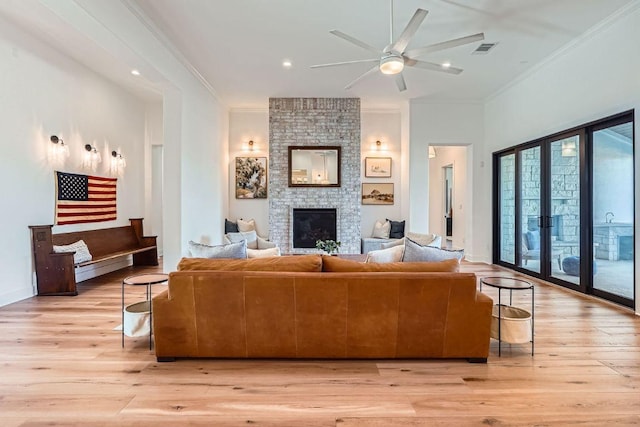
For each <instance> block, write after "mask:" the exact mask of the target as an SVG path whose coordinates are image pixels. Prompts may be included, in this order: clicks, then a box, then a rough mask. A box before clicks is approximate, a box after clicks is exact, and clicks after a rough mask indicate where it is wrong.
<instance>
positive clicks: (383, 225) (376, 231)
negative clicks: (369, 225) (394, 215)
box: [371, 221, 391, 239]
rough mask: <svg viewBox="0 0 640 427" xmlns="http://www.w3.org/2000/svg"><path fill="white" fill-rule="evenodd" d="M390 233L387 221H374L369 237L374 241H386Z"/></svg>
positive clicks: (389, 224) (389, 225)
mask: <svg viewBox="0 0 640 427" xmlns="http://www.w3.org/2000/svg"><path fill="white" fill-rule="evenodd" d="M390 231H391V223H390V222H389V221H376V223H375V225H374V226H373V233H372V234H371V237H373V238H376V239H388V238H389V232H390Z"/></svg>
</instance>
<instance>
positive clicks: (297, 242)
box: [292, 208, 338, 249]
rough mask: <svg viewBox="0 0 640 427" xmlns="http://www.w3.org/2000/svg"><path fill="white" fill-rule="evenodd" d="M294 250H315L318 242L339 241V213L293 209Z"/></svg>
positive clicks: (323, 209)
mask: <svg viewBox="0 0 640 427" xmlns="http://www.w3.org/2000/svg"><path fill="white" fill-rule="evenodd" d="M292 230H293V239H292V240H293V242H292V243H293V245H292V246H293V248H294V249H306V248H315V247H316V240H338V236H337V212H336V209H330V208H304V209H296V208H294V209H293V215H292Z"/></svg>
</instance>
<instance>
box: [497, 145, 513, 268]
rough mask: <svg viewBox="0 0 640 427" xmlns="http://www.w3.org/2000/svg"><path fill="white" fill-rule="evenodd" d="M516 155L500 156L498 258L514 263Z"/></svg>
mask: <svg viewBox="0 0 640 427" xmlns="http://www.w3.org/2000/svg"><path fill="white" fill-rule="evenodd" d="M515 172H516V156H515V154H509V155H506V156H503V157H501V158H500V193H499V194H500V260H501V261H505V262H508V263H511V264H515V260H516V254H515V234H516V222H515V221H516V192H515V187H516V185H515Z"/></svg>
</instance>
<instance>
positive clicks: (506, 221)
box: [500, 141, 580, 262]
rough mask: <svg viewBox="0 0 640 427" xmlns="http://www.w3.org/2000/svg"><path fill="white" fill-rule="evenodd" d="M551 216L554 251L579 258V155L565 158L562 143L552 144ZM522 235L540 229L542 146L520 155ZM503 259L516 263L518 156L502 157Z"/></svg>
mask: <svg viewBox="0 0 640 427" xmlns="http://www.w3.org/2000/svg"><path fill="white" fill-rule="evenodd" d="M550 147H551V216H552V217H553V218H554V221H556V222H557V225H556V228H554V233H553V235H552V240H553V243H552V245H553V248H554V250H560V249H561V250H562V251H563V255H564V256H569V255H579V254H580V248H579V241H580V174H579V157H578V153H575V154H574V155H570V156H563V155H562V141H555V142H553V143H552V144H551V145H550ZM521 155H522V157H521V164H520V169H521V174H520V181H521V190H520V200H521V215H522V232H523V233H525V232H527V231H529V229H532V230H536V229H538V226H537V223H538V220H537V218H538V217H539V216H540V215H541V206H540V203H541V202H540V197H541V192H540V191H541V189H540V178H541V177H540V163H541V160H540V147H535V148H532V149H528V150H524V151H522V152H521ZM500 166H501V190H502V193H501V203H502V206H501V211H502V215H501V236H500V237H501V259H502V260H504V261H509V262H515V246H514V242H518V241H519V240H518V239H514V236H515V194H516V189H515V157H514V156H513V155H510V156H504V157H502V158H501V164H500Z"/></svg>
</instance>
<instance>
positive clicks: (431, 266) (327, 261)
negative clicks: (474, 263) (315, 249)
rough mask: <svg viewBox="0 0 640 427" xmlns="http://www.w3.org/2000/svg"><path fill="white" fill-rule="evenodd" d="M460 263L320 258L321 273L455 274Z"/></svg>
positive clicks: (451, 260)
mask: <svg viewBox="0 0 640 427" xmlns="http://www.w3.org/2000/svg"><path fill="white" fill-rule="evenodd" d="M459 268H460V263H459V262H458V260H457V259H450V260H444V261H439V262H389V263H385V264H380V263H373V262H372V263H365V262H357V261H352V260H349V259H343V258H339V257H335V256H327V255H323V256H322V271H325V272H329V273H348V272H366V271H375V272H417V273H419V272H444V273H450V272H457V271H458V270H459Z"/></svg>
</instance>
